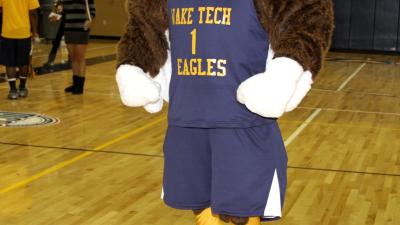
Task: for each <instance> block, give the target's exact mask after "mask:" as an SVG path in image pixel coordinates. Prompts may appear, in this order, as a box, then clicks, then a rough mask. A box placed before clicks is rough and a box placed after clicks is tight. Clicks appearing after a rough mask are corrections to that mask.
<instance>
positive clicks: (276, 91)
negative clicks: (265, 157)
mask: <svg viewBox="0 0 400 225" xmlns="http://www.w3.org/2000/svg"><path fill="white" fill-rule="evenodd" d="M273 54H274V53H273V51H272V49H271V48H270V51H269V53H268V59H267V67H266V71H265V72H264V73H260V74H257V75H254V76H252V77H250V78H249V79H247V80H245V81H244V82H243V83H242V84H240V86H239V88H238V90H237V100H238V101H239V102H240V103H242V104H244V105H246V107H247V108H248V109H249V110H250V111H251V112H253V113H256V114H258V115H260V116H263V117H270V118H279V117H280V116H282V115H283V113H284V112H289V111H292V110H293V109H295V108H296V107H297V106H298V105H299V104H300V102H301V100H302V99H303V98H304V97H305V96H306V94H307V93H308V91H309V90H310V89H311V84H312V75H311V73H310V72H309V71H307V72H304V70H303V67H302V66H301V65H300V64H299V63H297V62H296V61H295V60H292V59H290V58H286V57H279V58H275V59H272V58H273Z"/></svg>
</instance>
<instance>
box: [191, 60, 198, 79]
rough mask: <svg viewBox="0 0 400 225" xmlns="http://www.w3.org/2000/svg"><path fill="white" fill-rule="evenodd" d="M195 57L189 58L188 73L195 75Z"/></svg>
mask: <svg viewBox="0 0 400 225" xmlns="http://www.w3.org/2000/svg"><path fill="white" fill-rule="evenodd" d="M196 62H197V59H190V75H197V66H196V65H195V63H196Z"/></svg>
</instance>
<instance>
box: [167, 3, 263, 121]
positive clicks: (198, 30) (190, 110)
mask: <svg viewBox="0 0 400 225" xmlns="http://www.w3.org/2000/svg"><path fill="white" fill-rule="evenodd" d="M168 15H169V28H170V41H171V57H172V79H171V86H170V105H169V124H170V125H174V126H182V127H201V128H215V127H228V128H229V127H230V128H234V127H252V126H258V125H262V124H265V123H266V122H267V120H268V119H266V118H263V117H261V116H258V115H256V114H254V113H252V112H250V111H249V110H248V109H247V108H246V107H245V106H244V105H242V104H240V103H239V102H238V101H237V100H236V91H237V88H238V86H239V85H240V83H241V82H243V81H244V80H246V79H247V78H249V77H250V76H253V75H255V74H258V73H261V72H264V71H265V64H266V59H267V54H268V46H269V41H268V35H267V33H266V31H265V30H264V28H263V27H262V25H261V23H260V21H259V20H258V18H257V13H256V10H255V7H254V3H253V0H219V1H215V0H212V1H211V0H202V1H198V0H184V1H183V0H168Z"/></svg>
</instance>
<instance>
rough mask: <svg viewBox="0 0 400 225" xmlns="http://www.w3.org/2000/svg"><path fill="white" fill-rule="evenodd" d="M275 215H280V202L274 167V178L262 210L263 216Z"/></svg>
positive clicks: (273, 216) (270, 216)
mask: <svg viewBox="0 0 400 225" xmlns="http://www.w3.org/2000/svg"><path fill="white" fill-rule="evenodd" d="M276 217H282V204H281V192H280V188H279V180H278V174H277V172H276V169H275V172H274V178H273V180H272V184H271V189H270V191H269V195H268V201H267V205H266V206H265V210H264V218H276Z"/></svg>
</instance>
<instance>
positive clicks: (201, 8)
mask: <svg viewBox="0 0 400 225" xmlns="http://www.w3.org/2000/svg"><path fill="white" fill-rule="evenodd" d="M198 11H199V13H200V15H199V24H203V13H204V12H205V11H206V7H199V8H198Z"/></svg>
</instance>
